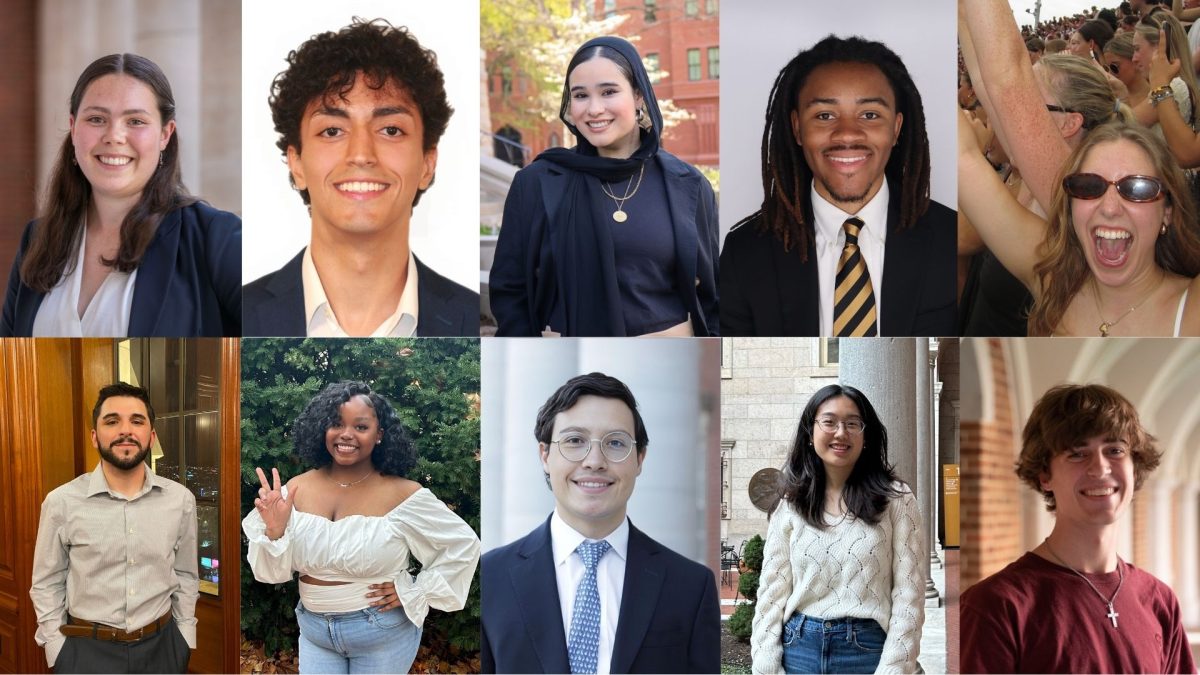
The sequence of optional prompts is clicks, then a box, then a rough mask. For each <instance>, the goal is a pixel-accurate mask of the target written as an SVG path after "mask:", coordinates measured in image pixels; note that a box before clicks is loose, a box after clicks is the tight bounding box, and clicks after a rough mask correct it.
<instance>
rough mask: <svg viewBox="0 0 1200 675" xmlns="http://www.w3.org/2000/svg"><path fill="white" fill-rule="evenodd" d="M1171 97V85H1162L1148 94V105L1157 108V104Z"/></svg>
mask: <svg viewBox="0 0 1200 675" xmlns="http://www.w3.org/2000/svg"><path fill="white" fill-rule="evenodd" d="M1173 95H1174V93H1173V92H1172V91H1171V85H1169V84H1164V85H1163V86H1161V87H1157V88H1155V89H1154V90H1153V91H1151V92H1150V105H1151V106H1153V107H1155V108H1157V107H1158V104H1159V103H1162V102H1163V101H1165V100H1167V99H1169V98H1171V96H1173Z"/></svg>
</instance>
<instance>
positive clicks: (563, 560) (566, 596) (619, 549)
mask: <svg viewBox="0 0 1200 675" xmlns="http://www.w3.org/2000/svg"><path fill="white" fill-rule="evenodd" d="M603 539H604V541H607V542H608V544H609V546H612V549H611V550H609V551H608V552H607V553H605V554H604V557H602V558H600V562H599V564H597V565H596V590H598V591H599V592H600V652H599V655H598V656H597V657H596V673H598V674H599V675H607V673H608V669H609V667H610V666H611V665H612V653H613V640H614V639H615V638H616V635H617V620H618V619H620V615H621V594H622V592H624V590H625V560H626V559H627V554H628V553H629V519H628V518H624V519H622V520H621V524H620V525H619V526H617V529H615V530H613V531H612V532H611V533H610V534H609V535H608V536H606V537H603ZM584 540H587V541H600V540H599V539H588V538H587V537H585V536H583V535H582V534H580V533H579V532H577V531H575V528H573V527H571V526H570V525H568V524H567V523H566V521H565V520H563V519H562V517H561V516H559V515H558V509H555V510H554V515H553V516H551V517H550V543H551V546H552V547H553V552H554V576H555V579H556V580H557V581H558V602H559V606H560V607H561V608H562V620H563V635H566V636H567V639H568V640H569V639H570V635H571V614H572V613H573V612H574V611H575V591H576V589H578V588H579V582H580V581H582V580H583V573H584V571H585V568H584V565H583V558H580V557H579V554H577V553H576V552H575V549H577V548H579V545H580V544H582V543H583V542H584Z"/></svg>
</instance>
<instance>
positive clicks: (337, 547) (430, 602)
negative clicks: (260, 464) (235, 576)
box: [242, 382, 479, 673]
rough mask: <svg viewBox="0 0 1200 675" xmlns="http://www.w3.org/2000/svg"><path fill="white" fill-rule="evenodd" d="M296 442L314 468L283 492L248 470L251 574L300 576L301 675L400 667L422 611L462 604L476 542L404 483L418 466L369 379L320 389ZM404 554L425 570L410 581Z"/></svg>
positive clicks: (417, 634)
mask: <svg viewBox="0 0 1200 675" xmlns="http://www.w3.org/2000/svg"><path fill="white" fill-rule="evenodd" d="M292 437H293V440H294V443H295V450H296V454H297V455H299V456H300V458H301V459H302V460H303V461H304V462H305V463H306V464H311V465H313V466H314V467H315V468H313V469H310V470H309V471H306V472H305V473H303V474H301V475H299V476H296V477H295V478H292V479H291V480H290V481H288V483H287V485H286V486H281V485H280V484H281V479H280V477H279V471H278V470H277V469H272V470H271V475H272V480H271V481H268V480H267V477H266V474H264V473H263V470H262V469H256V471H257V472H258V477H259V480H260V481H261V483H262V488H261V489H260V490H259V493H258V498H257V499H255V500H254V510H253V511H251V512H250V513H249V515H247V516H246V518H245V519H244V520H243V521H242V530H243V531H244V532H245V533H246V537H247V539H249V554H248V558H249V561H250V568H251V569H252V570H253V571H254V578H255V579H257V580H259V581H262V582H265V583H276V584H277V583H285V582H288V581H291V579H292V572H293V571H298V572H300V604H299V605H297V606H296V618H297V620H298V621H299V623H300V650H299V651H300V672H302V673H329V672H341V673H345V672H350V673H395V672H408V668H409V666H411V665H412V661H413V659H414V658H415V657H416V654H417V648H418V647H419V646H420V641H421V626H422V624H423V623H424V621H425V616H426V614H428V612H429V608H430V607H433V608H436V609H440V610H443V611H457V610H460V609H462V608H463V606H464V604H465V603H466V598H467V593H468V592H469V591H470V588H471V578H472V577H473V576H474V574H475V568H476V566H477V564H478V562H479V538H478V537H477V536H476V535H475V533H474V532H473V531H472V530H471V528H470V527H469V526H468V525H467V524H466V523H465V522H463V520H462V519H461V518H459V517H458V516H457V515H455V514H454V513H453V512H452V511H451V510H450V509H449V508H447V507H446V505H445V504H444V503H442V502H441V501H439V500H438V499H437V497H435V496H434V495H433V493H432V492H430V491H429V490H428V489H426V488H422V487H421V486H420V485H419V484H417V483H416V482H414V481H411V480H408V479H407V478H405V477H404V474H405V473H406V472H408V471H409V470H410V469H412V467H413V465H414V464H415V463H416V452H415V450H414V448H413V444H412V442H411V441H410V440H409V439H408V436H407V435H406V434H405V432H404V428H403V426H402V425H401V423H400V418H399V417H398V416H397V415H396V411H395V410H394V409H393V408H392V406H391V404H390V403H388V401H387V399H385V398H383V397H382V396H380V395H379V394H377V393H375V392H373V391H371V388H370V387H368V386H367V385H366V384H363V383H361V382H337V383H334V384H330V385H328V386H326V387H325V388H324V389H323V390H321V392H320V393H319V394H317V395H316V396H315V397H313V399H312V400H311V401H309V403H308V405H307V406H306V407H305V409H304V412H302V413H301V414H300V417H298V418H297V419H296V423H295V425H294V426H293V427H292ZM410 553H411V554H412V555H413V556H414V557H415V558H417V560H419V561H420V562H421V564H422V569H421V572H420V574H418V575H417V576H416V577H413V576H412V575H411V574H409V572H408V556H409V554H410ZM394 609H401V610H403V611H400V612H392V611H391V610H394ZM334 636H336V638H335V637H334Z"/></svg>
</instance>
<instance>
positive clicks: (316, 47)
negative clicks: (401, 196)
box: [267, 17, 454, 206]
mask: <svg viewBox="0 0 1200 675" xmlns="http://www.w3.org/2000/svg"><path fill="white" fill-rule="evenodd" d="M287 63H288V67H287V70H285V71H283V72H281V73H279V74H278V75H276V76H275V80H274V81H273V82H272V83H271V95H270V96H269V97H268V98H267V103H268V104H269V105H270V106H271V119H272V120H274V122H275V131H276V132H277V133H278V134H279V140H277V141H276V142H275V145H276V146H277V147H278V148H279V149H280V151H282V152H283V154H284V155H285V156H286V155H287V150H288V148H289V147H293V148H295V149H296V152H297V153H300V152H301V149H302V146H301V139H300V120H301V119H302V118H303V117H304V110H305V109H306V108H307V107H308V104H309V103H312V101H313V100H314V99H318V98H319V99H321V100H328V99H330V98H332V97H335V96H336V97H338V98H340V99H342V100H343V101H344V100H346V95H347V94H349V93H350V90H351V89H353V88H354V83H355V81H356V80H357V78H358V73H359V71H362V73H363V78H364V79H363V81H364V83H365V84H366V85H367V86H368V87H370V88H371V89H376V90H379V89H383V88H384V87H387V86H388V85H389V84H392V85H394V86H397V87H400V88H402V89H404V90H406V91H407V92H408V94H409V95H410V96H411V97H412V100H413V103H415V104H416V105H417V109H418V111H419V112H420V114H421V125H422V128H423V129H424V132H423V135H422V138H421V143H422V148H423V149H424V150H425V152H429V151H430V150H432V149H433V148H434V146H436V145H437V144H438V141H439V140H440V139H441V137H442V134H443V133H445V131H446V125H447V124H448V123H449V122H450V115H451V114H453V113H454V109H453V108H451V107H450V103H449V102H448V101H447V100H446V83H445V78H443V77H442V71H441V70H440V69H439V68H438V64H437V54H434V53H433V51H432V50H429V49H425V48H423V47H421V43H419V42H417V39H416V38H415V37H413V36H412V33H410V32H408V28H405V27H404V26H401V27H399V28H397V27H394V26H392V24H390V23H388V22H387V21H386V20H384V19H375V20H374V21H365V20H363V19H361V18H359V17H354V21H353V23H351V24H350V25H349V26H346V27H345V28H343V29H341V30H340V31H338V32H336V33H334V32H332V31H330V32H326V33H321V34H319V35H314V36H312V37H311V38H309V39H308V40H307V41H306V42H305V43H304V44H302V45H300V48H299V49H295V50H292V52H291V53H289V54H288V56H287ZM288 180H289V181H291V182H292V187H295V186H296V182H295V180H293V179H292V177H291V174H290V173H289V174H288ZM429 185H433V181H432V180H430V182H429ZM427 189H429V188H428V187H426V188H425V189H424V190H422V189H418V190H417V194H416V196H415V197H413V206H416V205H417V202H419V201H421V195H423V194H425V190H427ZM300 198H301V199H303V200H304V203H305V205H307V204H309V198H308V190H300Z"/></svg>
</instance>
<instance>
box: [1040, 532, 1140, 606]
mask: <svg viewBox="0 0 1200 675" xmlns="http://www.w3.org/2000/svg"><path fill="white" fill-rule="evenodd" d="M1042 543H1043V544H1045V545H1046V550H1047V551H1048V552H1049V553H1050V555H1052V556H1054V559H1055V560H1057V561H1058V564H1060V565H1062V566H1063V567H1065V568H1067V569H1069V570H1071V571H1072V572H1074V573H1075V575H1076V576H1078V577H1079V578H1080V579H1083V580H1084V581H1086V582H1087V585H1088V586H1091V587H1092V590H1093V591H1095V592H1096V595H1098V596H1100V599H1101V600H1103V601H1104V604H1106V605H1108V614H1105V616H1107V617H1108V620H1109V621H1112V625H1113V628H1117V627H1118V626H1117V617H1118V616H1121V615H1120V614H1118V613H1117V610H1115V609H1113V603H1114V602H1116V601H1117V594H1118V593H1120V592H1121V587H1122V586H1124V585H1125V570H1123V569H1121V559H1120V558H1117V574H1118V575H1119V576H1120V578H1121V581H1119V582H1117V590H1115V591H1113V594H1112V597H1111V598H1105V597H1104V594H1103V593H1101V592H1100V589H1099V588H1096V584H1093V583H1092V580H1091V579H1089V578H1087V577H1085V576H1084V575H1083V572H1080V571H1079V570H1077V569H1075V568H1074V567H1071V566H1070V565H1068V564H1067V563H1066V562H1065V561H1064V560H1063V559H1062V558H1060V557H1058V554H1057V553H1055V552H1054V549H1052V548H1050V538H1049V537H1046V538H1045V539H1044V540H1042Z"/></svg>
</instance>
